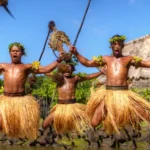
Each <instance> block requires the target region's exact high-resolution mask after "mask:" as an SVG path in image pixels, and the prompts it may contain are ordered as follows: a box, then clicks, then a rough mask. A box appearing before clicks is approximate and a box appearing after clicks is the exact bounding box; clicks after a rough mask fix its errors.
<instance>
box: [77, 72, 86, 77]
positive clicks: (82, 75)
mask: <svg viewBox="0 0 150 150" xmlns="http://www.w3.org/2000/svg"><path fill="white" fill-rule="evenodd" d="M76 75H77V76H79V77H85V76H86V75H87V74H86V73H82V72H79V73H77V74H76Z"/></svg>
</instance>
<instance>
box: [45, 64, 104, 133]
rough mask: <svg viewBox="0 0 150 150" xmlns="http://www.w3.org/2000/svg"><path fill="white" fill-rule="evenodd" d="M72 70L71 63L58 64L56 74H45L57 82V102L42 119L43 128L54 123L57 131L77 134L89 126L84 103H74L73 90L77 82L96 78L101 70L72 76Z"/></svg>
mask: <svg viewBox="0 0 150 150" xmlns="http://www.w3.org/2000/svg"><path fill="white" fill-rule="evenodd" d="M74 70H75V68H74V65H72V64H59V66H58V73H57V74H55V75H51V74H47V75H48V76H50V77H52V79H53V81H55V82H56V83H57V91H58V104H57V105H55V106H54V107H53V108H52V110H51V111H50V114H49V115H48V117H47V118H46V119H45V120H44V122H43V128H47V127H48V126H50V125H52V123H54V128H55V130H56V132H57V133H67V132H72V131H75V132H77V133H79V134H82V133H83V131H85V130H88V129H90V128H91V126H90V120H89V117H88V116H87V114H86V113H85V105H84V104H79V103H76V98H75V90H76V85H77V83H78V82H81V81H85V80H90V79H93V78H96V77H98V76H100V75H101V74H102V72H98V73H93V74H89V75H84V74H80V75H75V76H72V73H73V71H74Z"/></svg>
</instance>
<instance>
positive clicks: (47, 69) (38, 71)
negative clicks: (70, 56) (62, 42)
mask: <svg viewBox="0 0 150 150" xmlns="http://www.w3.org/2000/svg"><path fill="white" fill-rule="evenodd" d="M60 62H61V59H57V60H56V61H54V62H52V63H51V64H49V65H47V66H39V64H38V62H33V63H32V71H33V72H34V73H36V74H42V73H43V74H45V73H49V72H51V71H53V70H54V69H55V68H56V67H57V65H58V64H59V63H60Z"/></svg>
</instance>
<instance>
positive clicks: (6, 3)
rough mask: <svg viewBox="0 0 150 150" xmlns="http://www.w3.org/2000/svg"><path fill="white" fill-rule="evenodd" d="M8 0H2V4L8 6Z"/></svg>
mask: <svg viewBox="0 0 150 150" xmlns="http://www.w3.org/2000/svg"><path fill="white" fill-rule="evenodd" d="M7 5H8V0H0V6H7Z"/></svg>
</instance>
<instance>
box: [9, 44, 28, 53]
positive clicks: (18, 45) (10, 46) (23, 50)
mask: <svg viewBox="0 0 150 150" xmlns="http://www.w3.org/2000/svg"><path fill="white" fill-rule="evenodd" d="M13 46H17V47H19V48H20V49H21V51H22V52H23V55H26V52H25V48H24V46H23V45H22V44H21V43H19V42H14V43H11V44H9V46H8V49H9V52H10V51H11V48H12V47H13Z"/></svg>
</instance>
